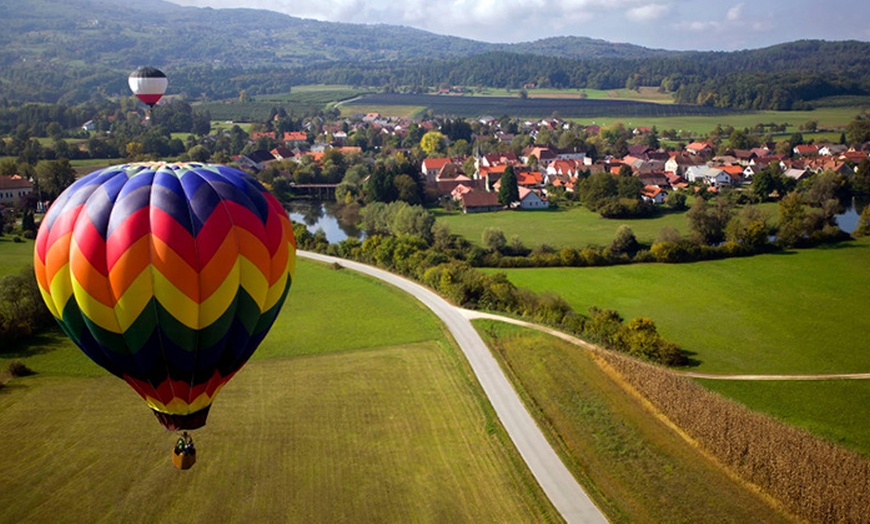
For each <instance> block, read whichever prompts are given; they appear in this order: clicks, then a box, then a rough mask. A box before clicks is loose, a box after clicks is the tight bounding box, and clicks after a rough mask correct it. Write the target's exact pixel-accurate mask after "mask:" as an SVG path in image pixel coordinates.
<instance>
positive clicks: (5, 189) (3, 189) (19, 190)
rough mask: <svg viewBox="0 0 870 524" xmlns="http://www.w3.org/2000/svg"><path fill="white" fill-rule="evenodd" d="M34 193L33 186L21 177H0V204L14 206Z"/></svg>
mask: <svg viewBox="0 0 870 524" xmlns="http://www.w3.org/2000/svg"><path fill="white" fill-rule="evenodd" d="M32 192H33V184H31V183H30V182H28V181H27V180H25V179H24V178H22V177H21V176H20V175H12V176H6V175H3V176H0V204H14V203H15V202H18V200H19V199H21V197H23V196H26V195H29V194H30V193H32Z"/></svg>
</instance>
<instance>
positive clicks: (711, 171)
mask: <svg viewBox="0 0 870 524" xmlns="http://www.w3.org/2000/svg"><path fill="white" fill-rule="evenodd" d="M686 180H688V181H689V183H692V182H701V183H704V184H707V185H708V186H712V187H717V188H718V187H722V186H730V185H731V175H729V174H728V173H726V172H725V171H723V170H722V169H719V168H715V167H707V166H692V167H690V168H689V169H688V170H686Z"/></svg>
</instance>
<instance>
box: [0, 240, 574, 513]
mask: <svg viewBox="0 0 870 524" xmlns="http://www.w3.org/2000/svg"><path fill="white" fill-rule="evenodd" d="M3 247H5V246H3ZM0 249H2V248H0ZM375 326H379V329H374V327H375ZM384 326H389V327H390V329H384ZM2 356H3V359H2V361H0V366H3V367H4V368H5V366H6V362H8V360H9V359H10V358H18V359H20V360H23V361H24V362H25V363H26V364H27V365H28V366H29V367H31V368H32V369H34V370H35V371H37V375H35V376H32V377H26V378H16V379H13V380H11V381H10V382H9V383H8V384H7V385H6V387H4V388H2V389H0V432H2V434H3V436H4V446H3V449H4V453H3V464H4V475H3V477H2V480H0V521H3V522H21V521H47V520H62V521H68V522H93V521H95V520H108V521H139V522H142V521H152V522H153V521H185V522H187V521H191V522H214V521H242V520H246V521H260V522H272V521H289V522H342V521H343V522H348V521H361V520H362V521H370V522H385V521H386V522H389V521H392V522H398V521H408V520H411V521H428V522H435V521H437V522H443V521H451V522H457V521H459V522H461V521H465V522H472V521H473V522H480V521H493V520H494V521H501V522H535V521H553V520H558V516H557V514H556V513H555V512H554V510H553V508H552V507H551V506H550V504H549V502H548V501H547V500H546V498H545V497H544V496H543V495H542V493H541V492H540V490H539V488H538V487H537V485H536V484H535V482H534V481H533V480H532V479H531V477H530V475H529V473H528V472H527V470H526V469H525V467H524V465H523V464H522V461H521V459H520V457H519V456H518V455H517V454H516V452H515V450H514V449H513V447H512V445H510V443H509V440H508V439H507V437H506V435H505V434H504V432H503V429H501V427H500V425H499V424H498V423H497V422H496V420H495V418H494V414H493V413H492V411H491V409H490V408H489V407H488V403H487V402H486V401H485V398H484V397H483V396H482V393H481V392H480V390H479V387H478V386H477V384H476V382H475V381H474V379H473V376H472V374H471V371H470V369H469V368H468V366H467V364H466V363H465V361H464V360H463V359H462V358H461V357H460V356H459V355H458V354H457V350H456V349H455V348H454V346H453V345H452V343H450V342H448V341H447V340H446V339H445V337H444V335H443V333H442V331H441V327H440V325H439V324H438V323H437V321H436V320H435V319H434V318H433V317H432V316H431V315H429V314H428V313H425V312H424V310H423V309H422V306H420V305H418V304H417V303H415V302H413V301H412V300H411V299H410V298H408V297H406V296H404V295H401V294H399V293H398V292H396V291H395V290H393V289H391V288H387V287H385V286H381V285H379V284H376V283H373V282H372V281H370V280H369V279H367V278H364V277H362V276H359V275H357V274H354V273H351V272H349V271H344V270H334V269H331V268H329V267H327V266H323V265H319V264H315V263H311V262H307V261H300V264H299V267H298V272H297V281H296V283H295V284H294V287H293V289H292V290H291V293H290V296H289V299H288V303H287V305H286V307H285V308H284V310H283V311H282V313H281V315H280V317H279V319H278V321H277V324H276V326H275V328H274V329H273V331H272V332H271V333H270V335H269V336H268V337H267V338H266V340H265V341H264V343H263V345H262V346H261V349H260V351H259V352H258V354H257V357H256V358H255V359H253V361H252V362H249V363H248V365H247V366H246V367H245V368H243V369H242V371H240V372H239V373H238V374H237V375H236V377H234V379H233V381H232V382H230V383H229V384H228V385H227V386H226V387H225V388H224V389H223V390H222V391H221V394H220V395H219V396H218V398H217V400H216V401H215V404H214V407H213V409H212V411H211V414H210V417H209V423H208V425H207V426H206V427H205V428H203V429H201V430H198V431H196V432H195V438H196V442H197V447H198V462H197V464H196V466H194V468H193V469H191V470H189V471H187V472H180V471H177V470H176V469H175V468H173V467H172V464H171V462H170V450H171V447H172V445H173V442H174V435H173V434H171V433H168V432H166V431H165V430H163V429H162V428H161V427H160V426H159V424H158V423H157V421H156V420H155V419H154V418H153V416H152V415H151V414H150V413H148V411H149V410H148V408H147V407H146V406H145V403H144V402H143V401H142V400H141V399H140V398H139V397H138V396H137V395H136V394H135V393H134V392H133V391H132V390H131V389H129V388H128V387H127V385H126V384H124V383H123V382H122V381H120V380H118V379H116V378H114V377H110V376H108V375H107V374H106V373H105V372H104V371H102V370H101V369H100V368H98V367H97V366H96V365H95V364H92V363H91V362H90V361H89V360H88V359H87V358H86V357H84V355H83V354H82V353H81V352H79V351H78V350H77V349H76V348H74V347H73V346H72V345H71V344H70V343H68V342H66V341H65V340H64V339H60V337H59V336H57V337H56V336H54V335H50V336H45V337H42V338H41V339H40V340H39V341H38V343H37V344H34V345H33V346H32V347H30V348H28V349H27V350H26V351H22V350H19V351H16V352H14V353H12V354H9V353H4V354H3V355H2Z"/></svg>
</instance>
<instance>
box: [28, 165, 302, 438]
mask: <svg viewBox="0 0 870 524" xmlns="http://www.w3.org/2000/svg"><path fill="white" fill-rule="evenodd" d="M34 265H35V269H36V275H37V282H38V284H39V287H40V290H41V292H42V295H43V297H44V299H45V301H46V303H47V304H48V307H49V309H50V310H51V312H52V314H53V315H54V316H55V318H56V319H57V320H58V322H59V323H60V325H61V327H62V328H63V329H64V331H65V332H66V333H67V334H68V335H69V336H70V337H71V338H72V339H73V341H74V342H75V343H76V344H77V345H78V346H79V347H80V348H81V349H82V350H83V351H84V352H85V353H86V354H87V355H88V356H89V357H91V358H92V359H93V360H94V361H95V362H97V363H98V364H100V365H101V366H103V367H105V368H106V369H107V370H108V371H110V372H111V373H113V374H115V375H117V376H119V377H122V378H124V380H126V381H127V382H128V384H130V386H131V387H133V389H134V390H136V391H137V392H138V393H139V394H140V395H141V396H142V397H143V398H144V399H145V400H146V402H147V403H148V404H149V406H150V407H151V408H152V409H154V410H155V412H157V413H158V418H160V419H161V422H163V423H164V424H166V423H167V422H166V420H165V416H169V418H170V419H171V418H172V417H173V416H178V417H176V418H179V420H181V419H183V417H185V416H189V415H192V414H194V413H197V412H204V413H207V410H208V407H209V406H210V405H211V403H212V401H213V400H214V397H215V395H216V394H217V392H218V391H219V390H220V388H221V387H222V386H223V385H224V384H225V383H226V382H227V381H228V380H229V379H230V378H231V377H232V376H233V374H234V373H235V372H236V371H238V370H239V368H240V367H241V366H242V365H243V364H244V363H245V362H246V361H247V360H248V359H249V358H250V356H251V354H252V353H253V352H254V350H255V349H256V348H257V346H258V345H259V343H260V342H261V341H262V339H263V337H264V336H265V335H266V333H267V331H268V330H269V328H270V327H271V325H272V323H273V322H274V321H275V318H276V317H277V314H278V311H279V310H280V308H281V306H282V304H283V303H284V301H285V299H286V297H287V292H288V290H289V288H290V286H291V283H292V280H293V275H294V272H295V265H296V246H295V239H294V237H293V228H292V225H291V224H290V221H289V218H288V216H287V213H286V212H285V211H284V209H283V208H282V207H281V204H280V203H279V202H278V201H277V200H276V199H275V198H274V197H273V196H272V195H271V194H269V193H268V191H267V190H266V189H265V188H264V187H263V186H262V185H261V184H260V183H259V182H257V180H256V179H254V178H253V177H251V176H250V175H248V174H246V173H243V172H241V171H238V170H235V169H232V168H229V167H226V166H219V165H206V164H195V163H180V164H168V163H159V162H158V163H135V164H125V165H120V166H113V167H110V168H106V169H103V170H100V171H96V172H94V173H91V174H90V175H87V176H85V177H83V178H81V179H80V180H78V181H76V182H75V183H74V184H73V185H72V186H70V188H68V189H67V191H66V192H64V193H63V194H62V195H61V196H60V197H59V198H58V199H57V201H56V202H55V203H54V204H53V205H52V207H51V209H50V210H49V212H48V213H47V214H46V216H45V219H44V220H43V223H42V225H41V227H40V230H39V234H38V235H37V240H36V249H35V253H34ZM161 415H163V416H164V417H163V418H161ZM182 423H183V422H182ZM203 423H204V416H203Z"/></svg>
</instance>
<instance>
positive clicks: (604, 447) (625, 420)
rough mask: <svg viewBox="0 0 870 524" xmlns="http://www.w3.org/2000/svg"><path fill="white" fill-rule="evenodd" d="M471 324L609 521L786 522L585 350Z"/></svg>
mask: <svg viewBox="0 0 870 524" xmlns="http://www.w3.org/2000/svg"><path fill="white" fill-rule="evenodd" d="M475 326H476V327H477V328H478V330H479V331H480V332H481V334H482V335H483V336H484V338H485V340H486V341H487V343H488V344H489V345H490V347H492V348H494V354H495V355H496V358H498V359H499V362H500V363H501V365H502V368H503V369H505V370H506V371H507V373H508V375H509V377H510V378H511V380H512V382H513V383H514V385H515V387H516V389H517V390H518V391H519V392H520V394H521V395H522V397H523V399H524V401H525V403H526V405H527V406H530V409H531V411H532V413H533V416H534V417H535V418H536V419H537V421H538V423H539V424H540V425H541V427H542V428H543V429H544V431H545V433H546V434H547V435H548V437H549V439H550V442H551V443H552V444H553V445H554V446H555V447H556V449H557V450H558V452H559V453H560V455H561V456H562V457H563V460H564V461H565V462H566V464H568V465H569V468H570V469H571V470H572V471H573V472H574V474H575V475H576V476H577V477H578V478H579V479H581V481H582V482H583V484H584V485H586V486H590V487H591V488H590V489H588V491H589V492H590V496H591V497H592V498H593V499H594V500H595V501H596V503H597V504H598V505H599V507H602V508H605V511H606V514H607V515H608V517H609V518H610V519H611V521H613V522H776V521H785V520H786V517H785V516H783V515H781V514H779V513H777V511H776V510H774V509H773V508H772V507H771V506H770V505H769V504H768V503H767V502H765V501H764V500H762V499H761V498H760V497H759V496H758V495H756V494H755V493H754V492H752V491H750V490H749V489H747V488H745V487H743V486H741V485H738V484H736V483H735V482H734V481H733V480H732V479H730V478H728V477H727V476H726V475H725V474H724V473H723V472H722V471H721V470H719V469H718V467H716V466H714V465H713V464H712V463H711V462H710V461H709V460H708V459H707V458H705V456H704V455H702V454H701V453H700V452H699V451H698V450H697V449H695V448H694V447H692V446H690V445H688V444H687V443H686V442H685V441H684V440H683V439H682V438H680V437H679V436H677V435H676V434H675V433H674V432H673V431H672V430H671V429H669V428H668V427H667V426H665V425H664V423H662V421H660V420H659V419H657V418H655V417H652V416H650V414H649V412H647V411H646V410H645V409H644V408H643V407H641V406H640V405H639V404H638V403H637V402H636V401H635V399H633V398H632V397H630V396H629V395H628V394H627V393H626V392H625V391H624V390H623V389H622V388H621V387H620V386H619V385H618V384H617V383H616V382H615V381H614V380H613V379H612V378H611V377H610V376H608V375H607V374H605V373H604V372H603V371H602V369H601V368H600V367H599V365H598V364H596V362H595V361H594V359H593V357H592V355H591V354H590V353H589V352H587V351H585V350H583V349H581V348H578V347H576V346H573V345H571V344H569V343H567V342H564V341H562V340H559V339H556V338H555V337H552V336H551V335H547V334H544V333H540V332H536V331H531V330H528V329H524V328H520V327H517V326H512V325H509V324H504V323H500V322H492V321H475Z"/></svg>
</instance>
